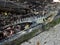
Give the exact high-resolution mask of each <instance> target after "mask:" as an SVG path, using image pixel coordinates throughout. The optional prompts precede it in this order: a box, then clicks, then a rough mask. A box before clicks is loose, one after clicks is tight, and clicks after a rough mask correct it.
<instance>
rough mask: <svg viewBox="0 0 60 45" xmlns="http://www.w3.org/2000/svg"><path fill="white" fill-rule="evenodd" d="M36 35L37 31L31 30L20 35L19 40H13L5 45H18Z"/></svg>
mask: <svg viewBox="0 0 60 45" xmlns="http://www.w3.org/2000/svg"><path fill="white" fill-rule="evenodd" d="M37 33H39V30H38V29H36V30H33V31H32V32H31V33H28V34H25V35H22V36H21V37H20V38H18V39H16V40H14V41H12V42H11V44H6V45H12V44H13V45H20V44H21V43H22V42H25V41H28V39H30V38H32V37H34V36H35V35H36V34H37Z"/></svg>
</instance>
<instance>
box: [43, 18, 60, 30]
mask: <svg viewBox="0 0 60 45" xmlns="http://www.w3.org/2000/svg"><path fill="white" fill-rule="evenodd" d="M59 23H60V18H58V19H56V20H53V21H52V22H50V23H48V24H46V25H44V29H45V30H48V29H50V28H51V27H53V26H55V25H57V24H59Z"/></svg>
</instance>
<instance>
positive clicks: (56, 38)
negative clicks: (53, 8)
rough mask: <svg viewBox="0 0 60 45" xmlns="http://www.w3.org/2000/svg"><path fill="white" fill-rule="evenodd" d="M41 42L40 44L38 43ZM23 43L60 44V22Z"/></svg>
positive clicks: (23, 44)
mask: <svg viewBox="0 0 60 45" xmlns="http://www.w3.org/2000/svg"><path fill="white" fill-rule="evenodd" d="M38 42H39V44H37V43H38ZM21 45H60V24H58V25H56V26H54V27H53V28H51V29H49V31H45V32H43V33H41V34H39V35H37V36H35V37H33V38H32V39H30V40H28V42H24V43H22V44H21Z"/></svg>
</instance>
